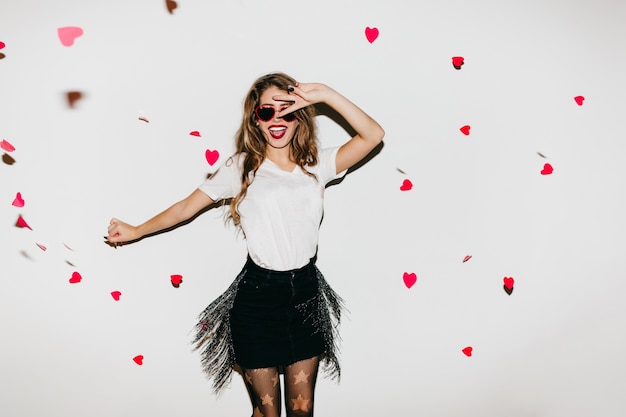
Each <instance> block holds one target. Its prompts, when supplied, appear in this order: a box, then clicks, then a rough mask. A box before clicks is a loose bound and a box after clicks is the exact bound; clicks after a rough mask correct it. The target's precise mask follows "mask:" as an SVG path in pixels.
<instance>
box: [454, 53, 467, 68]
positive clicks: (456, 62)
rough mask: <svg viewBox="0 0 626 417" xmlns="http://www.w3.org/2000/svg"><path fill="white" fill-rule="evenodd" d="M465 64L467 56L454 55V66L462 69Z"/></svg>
mask: <svg viewBox="0 0 626 417" xmlns="http://www.w3.org/2000/svg"><path fill="white" fill-rule="evenodd" d="M464 64H465V58H463V57H462V56H453V57H452V66H453V67H454V69H457V70H460V69H461V67H462V66H463V65H464Z"/></svg>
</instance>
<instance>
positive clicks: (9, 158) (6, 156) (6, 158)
mask: <svg viewBox="0 0 626 417" xmlns="http://www.w3.org/2000/svg"><path fill="white" fill-rule="evenodd" d="M2 162H4V163H5V164H7V165H13V164H14V163H15V158H13V157H12V156H11V155H9V154H6V153H5V154H4V155H2Z"/></svg>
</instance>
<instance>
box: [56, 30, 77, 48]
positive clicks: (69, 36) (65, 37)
mask: <svg viewBox="0 0 626 417" xmlns="http://www.w3.org/2000/svg"><path fill="white" fill-rule="evenodd" d="M57 34H58V35H59V40H60V41H61V44H62V45H63V46H72V45H74V41H75V40H76V38H78V37H80V36H82V35H83V29H82V28H80V27H78V26H65V27H62V28H58V29H57Z"/></svg>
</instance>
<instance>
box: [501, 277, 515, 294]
mask: <svg viewBox="0 0 626 417" xmlns="http://www.w3.org/2000/svg"><path fill="white" fill-rule="evenodd" d="M502 281H503V282H504V286H503V288H504V292H506V293H507V294H508V295H511V294H512V293H513V285H514V284H515V280H514V279H513V278H512V277H504V278H503V279H502Z"/></svg>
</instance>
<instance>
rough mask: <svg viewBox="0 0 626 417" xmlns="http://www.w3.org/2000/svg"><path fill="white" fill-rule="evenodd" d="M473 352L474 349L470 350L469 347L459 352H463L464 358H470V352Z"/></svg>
mask: <svg viewBox="0 0 626 417" xmlns="http://www.w3.org/2000/svg"><path fill="white" fill-rule="evenodd" d="M473 350H474V348H472V347H471V346H468V347H466V348H463V349H462V350H461V352H463V353H464V354H465V356H472V351H473Z"/></svg>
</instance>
